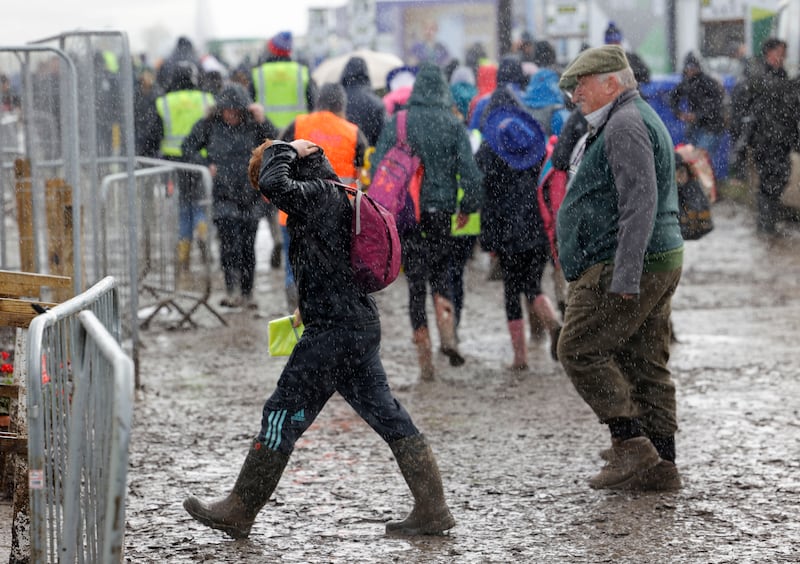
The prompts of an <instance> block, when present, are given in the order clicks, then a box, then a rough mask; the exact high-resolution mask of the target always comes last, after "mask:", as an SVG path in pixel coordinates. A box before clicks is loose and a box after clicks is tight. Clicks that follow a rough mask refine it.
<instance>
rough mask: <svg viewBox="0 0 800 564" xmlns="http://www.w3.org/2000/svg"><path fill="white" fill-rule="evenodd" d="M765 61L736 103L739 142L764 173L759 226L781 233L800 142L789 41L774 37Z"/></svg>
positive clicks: (798, 100)
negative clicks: (785, 194)
mask: <svg viewBox="0 0 800 564" xmlns="http://www.w3.org/2000/svg"><path fill="white" fill-rule="evenodd" d="M761 55H762V56H761V60H760V61H759V63H758V65H757V66H755V67H754V68H753V70H752V73H751V75H750V77H749V78H748V79H747V81H746V82H745V84H744V86H743V87H742V88H738V87H737V91H736V92H734V96H733V100H732V104H733V112H732V113H733V115H734V119H735V121H737V122H738V125H737V127H736V133H737V134H738V140H737V145H739V146H741V147H744V148H746V149H748V150H749V151H750V155H751V156H752V158H753V162H754V164H755V168H756V171H757V172H758V177H759V188H758V196H757V204H758V223H757V226H758V230H759V231H760V232H762V233H764V234H766V235H775V234H777V227H776V224H777V222H778V221H779V220H780V219H782V218H783V215H784V211H785V210H784V209H783V204H782V203H781V196H782V194H783V191H784V190H785V189H786V185H787V183H788V182H789V177H790V175H791V168H792V165H791V152H792V151H793V150H797V149H798V148H799V146H800V135H799V134H798V117H797V116H798V115H799V114H800V98H798V94H797V83H796V82H795V81H794V80H792V79H790V78H789V77H788V74H787V73H786V69H784V68H783V64H784V61H785V59H786V42H785V41H783V40H781V39H777V38H774V37H771V38H769V39H766V40H765V41H764V43H763V44H762V46H761Z"/></svg>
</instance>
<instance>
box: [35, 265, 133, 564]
mask: <svg viewBox="0 0 800 564" xmlns="http://www.w3.org/2000/svg"><path fill="white" fill-rule="evenodd" d="M84 310H89V311H91V312H92V313H93V314H94V316H96V317H97V319H98V320H99V322H100V323H101V324H102V326H103V327H105V329H106V331H107V332H108V333H109V335H110V337H111V338H112V339H113V340H114V341H115V342H117V343H118V342H119V340H120V332H121V329H120V309H119V297H118V294H117V288H116V281H115V280H114V279H113V278H112V277H107V278H104V279H103V280H101V281H100V282H98V283H97V284H95V285H94V286H92V287H91V288H90V289H88V290H87V291H85V292H83V293H81V294H79V295H78V296H75V297H74V298H72V299H70V300H67V301H66V302H64V303H61V304H59V305H57V306H55V307H53V308H52V309H50V310H48V311H46V312H45V313H43V314H41V315H38V316H37V317H35V318H34V319H33V321H32V322H31V324H30V327H29V328H28V348H27V354H26V359H27V366H28V377H27V385H28V390H27V394H28V395H27V412H28V469H29V473H30V481H29V482H30V514H31V553H32V554H31V556H32V560H33V562H35V563H40V562H57V561H59V557H58V552H59V551H60V550H61V547H64V546H68V545H69V543H70V542H77V541H76V539H75V537H74V536H68V534H67V533H68V531H66V530H65V525H66V520H67V518H68V517H70V516H69V515H67V514H66V513H65V508H66V507H67V504H68V498H67V496H66V493H67V492H66V483H65V482H64V481H63V480H64V478H65V477H66V476H68V475H69V474H68V468H69V464H68V461H69V456H70V454H69V453H70V450H71V449H76V448H77V449H84V448H86V446H85V445H81V444H80V442H81V441H82V440H86V437H84V438H83V439H78V438H76V437H77V436H73V437H70V427H71V415H72V413H73V411H74V409H75V407H76V406H75V403H74V402H75V400H76V399H77V398H78V397H79V395H78V394H82V393H88V394H90V397H94V394H95V393H101V392H102V389H101V388H100V387H98V388H97V389H94V388H93V387H92V386H89V389H88V390H82V389H80V387H79V385H78V384H79V383H80V382H81V381H82V378H81V377H77V378H76V376H75V374H73V367H75V369H76V370H83V369H84V368H86V365H85V363H84V362H83V359H84V352H85V351H84V350H81V348H80V345H81V344H82V342H85V341H82V340H81V338H80V334H81V326H80V321H79V314H80V312H82V311H84ZM104 340H105V339H104ZM112 358H115V359H116V358H117V355H116V353H115V356H113V357H112ZM94 368H95V367H92V370H94ZM98 368H99V367H98ZM114 368H115V369H116V368H118V366H117V364H115V365H114ZM92 377H93V378H95V379H96V377H95V376H92ZM115 378H116V376H115ZM83 381H85V379H83ZM91 401H94V400H91ZM94 405H97V404H94ZM113 405H114V404H106V407H105V409H111V408H113ZM99 408H102V406H99ZM123 409H124V408H123ZM86 415H87V414H85V413H83V412H82V416H83V417H85V416H86ZM76 426H77V428H76V429H74V431H75V432H77V431H78V430H80V425H77V424H76ZM104 432H107V429H104V428H96V429H94V430H93V431H92V433H93V435H92V439H91V441H92V442H93V443H96V444H102V441H105V440H107V439H108V437H103V436H102V435H103V433H104ZM76 441H77V444H76ZM118 448H119V447H118ZM84 460H87V459H86V458H85V457H84ZM95 462H97V463H100V462H99V461H96V460H95ZM118 462H119V461H117V463H118ZM102 464H103V465H104V466H103V467H98V468H92V469H90V470H89V472H90V475H92V476H97V475H99V474H98V473H99V472H101V471H102V472H108V471H110V468H108V467H105V465H106V464H108V460H106V461H105V462H102ZM73 466H74V465H73ZM124 466H125V465H123V467H122V469H119V468H118V469H117V470H118V472H119V471H124V469H125V468H124ZM103 468H105V469H103ZM78 471H79V470H77V469H76V470H74V472H78ZM82 478H83V480H86V475H83V476H82ZM118 478H119V476H116V477H115V476H111V475H108V479H109V480H111V481H112V482H113V481H114V480H118ZM75 479H76V480H80V479H81V478H78V477H75ZM87 483H88V482H87ZM95 485H96V484H95ZM106 494H107V495H108V492H106ZM112 497H113V496H112ZM123 505H124V504H123ZM80 508H81V512H83V511H84V510H86V509H87V507H85V506H83V505H81V506H80ZM103 510H104V511H105V508H104V509H103ZM94 517H97V516H96V515H94V516H92V518H94Z"/></svg>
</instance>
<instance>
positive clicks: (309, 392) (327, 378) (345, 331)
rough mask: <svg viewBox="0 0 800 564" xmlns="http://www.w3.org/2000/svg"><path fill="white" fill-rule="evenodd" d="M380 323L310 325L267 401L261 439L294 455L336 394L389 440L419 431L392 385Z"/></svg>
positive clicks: (383, 437)
mask: <svg viewBox="0 0 800 564" xmlns="http://www.w3.org/2000/svg"><path fill="white" fill-rule="evenodd" d="M380 341H381V326H380V322H379V321H377V320H376V321H372V322H368V323H366V324H365V325H363V326H361V327H357V328H356V327H338V326H329V327H319V326H317V327H312V326H310V327H306V329H305V331H304V332H303V336H302V337H301V338H300V341H299V342H298V343H297V346H296V347H295V349H294V351H293V352H292V355H291V356H290V357H289V362H288V363H287V364H286V366H285V367H284V369H283V372H282V373H281V377H280V378H279V379H278V386H277V388H276V389H275V391H274V392H273V393H272V395H271V396H270V397H269V399H267V401H266V403H265V404H264V410H263V414H262V418H261V432H260V433H259V435H258V440H259V441H260V442H262V443H264V444H265V445H266V446H267V448H269V449H272V450H277V451H280V452H283V453H285V454H290V453H291V452H292V450H293V448H294V444H295V442H296V441H297V439H299V438H300V436H301V435H302V434H303V433H304V432H305V430H306V429H308V428H309V427H310V426H311V424H312V423H313V422H314V419H316V417H317V416H318V415H319V413H320V411H322V408H323V407H324V406H325V404H326V403H327V401H328V399H330V397H331V396H332V395H333V393H334V392H339V394H340V395H341V396H342V397H343V398H344V399H345V401H346V402H347V403H349V404H350V405H351V406H352V408H353V409H354V410H355V411H356V413H358V414H359V415H360V416H361V418H362V419H364V421H366V423H367V424H368V425H369V426H370V427H372V429H373V430H374V431H375V432H376V433H378V435H380V437H381V438H382V439H383V440H384V441H386V442H387V443H392V442H394V441H397V440H400V439H403V438H406V437H411V436H414V435H418V434H419V431H418V430H417V428H416V427H415V426H414V423H413V422H412V421H411V416H410V415H409V414H408V412H407V411H406V410H405V409H404V408H403V406H402V405H400V402H398V401H397V399H395V397H394V395H392V392H391V390H390V389H389V382H388V380H387V379H386V371H385V370H384V368H383V363H382V362H381V358H380Z"/></svg>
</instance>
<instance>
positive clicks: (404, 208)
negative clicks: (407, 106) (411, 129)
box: [369, 110, 422, 228]
mask: <svg viewBox="0 0 800 564" xmlns="http://www.w3.org/2000/svg"><path fill="white" fill-rule="evenodd" d="M407 118H408V110H400V111H399V112H397V142H396V143H395V144H394V147H392V148H391V149H389V150H388V151H387V153H386V154H385V155H384V156H383V158H382V159H381V162H379V163H378V165H377V166H376V167H375V172H374V173H373V175H372V182H371V183H370V185H369V195H370V197H371V198H372V199H373V200H375V201H376V202H377V203H379V204H380V205H382V206H383V207H384V208H386V209H387V210H388V211H389V212H390V213H391V214H392V215H393V216H394V218H395V221H396V223H397V224H398V226H400V227H401V228H402V227H405V225H404V223H407V222H408V221H409V219H408V218H407V217H406V216H407V215H408V213H407V212H408V210H409V209H412V210H413V208H410V206H413V204H412V203H410V197H409V193H408V187H409V185H410V184H411V181H412V179H413V178H414V175H415V174H416V173H417V170H418V169H419V168H420V166H421V164H422V162H421V160H420V158H419V157H418V156H416V155H414V153H413V151H412V150H411V147H410V146H409V144H408V140H407V137H406V119H407ZM410 221H412V222H413V220H410Z"/></svg>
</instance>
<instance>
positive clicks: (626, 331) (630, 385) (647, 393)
mask: <svg viewBox="0 0 800 564" xmlns="http://www.w3.org/2000/svg"><path fill="white" fill-rule="evenodd" d="M612 273H613V265H611V264H597V265H595V266H593V267H591V268H589V269H587V270H586V272H584V273H583V274H582V275H581V277H580V278H579V279H578V280H576V281H574V282H572V283H570V286H569V293H568V296H567V311H566V315H565V318H564V327H563V328H562V330H561V336H560V338H559V342H558V358H559V360H560V361H561V363H562V364H563V365H564V369H565V370H566V372H567V375H568V376H569V378H570V380H572V383H573V385H574V386H575V389H576V390H577V391H578V393H579V394H580V396H581V397H582V398H583V400H584V401H585V402H586V403H587V404H588V405H589V407H591V408H592V410H593V411H594V412H595V414H596V415H597V417H598V418H599V419H600V422H601V423H607V422H608V421H609V420H611V419H615V418H618V417H626V418H633V417H636V418H639V420H640V421H641V425H642V431H643V432H644V434H645V435H647V436H649V437H669V436H672V435H674V434H675V431H676V430H677V421H676V415H675V385H674V384H673V382H672V378H671V377H670V372H669V369H668V368H667V361H668V360H669V347H670V322H669V320H670V312H671V302H672V295H673V294H674V293H675V289H676V287H677V286H678V281H679V280H680V277H681V269H680V268H677V269H675V270H671V271H668V272H644V273H643V274H642V280H641V284H640V294H639V296H638V297H636V298H633V299H629V300H625V299H623V298H622V297H621V296H619V295H617V294H609V293H608V288H609V286H610V285H611V276H612Z"/></svg>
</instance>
